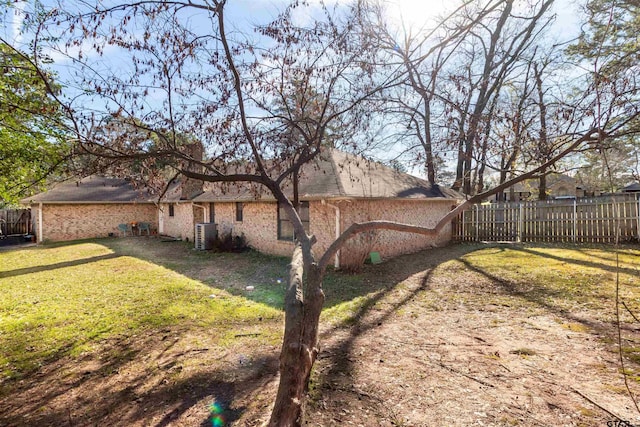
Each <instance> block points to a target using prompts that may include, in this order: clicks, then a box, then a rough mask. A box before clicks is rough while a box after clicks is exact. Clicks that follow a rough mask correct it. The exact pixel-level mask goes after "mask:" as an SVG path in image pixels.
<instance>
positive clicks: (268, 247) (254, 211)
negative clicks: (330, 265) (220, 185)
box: [176, 200, 455, 265]
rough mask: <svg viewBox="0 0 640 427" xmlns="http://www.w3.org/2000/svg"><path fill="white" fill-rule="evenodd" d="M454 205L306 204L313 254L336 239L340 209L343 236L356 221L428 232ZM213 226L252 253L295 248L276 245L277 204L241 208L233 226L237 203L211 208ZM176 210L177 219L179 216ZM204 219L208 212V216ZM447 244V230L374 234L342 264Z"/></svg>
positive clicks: (353, 244)
mask: <svg viewBox="0 0 640 427" xmlns="http://www.w3.org/2000/svg"><path fill="white" fill-rule="evenodd" d="M454 204H455V201H452V200H444V201H440V200H437V201H425V200H419V201H416V200H407V201H403V200H371V201H332V202H330V203H322V202H320V201H311V202H310V203H309V226H310V231H311V233H312V234H314V235H315V236H316V239H317V243H316V245H315V246H314V252H315V253H316V254H317V255H320V254H321V253H322V252H324V251H325V250H326V249H327V248H328V247H329V245H330V244H331V243H332V242H333V240H334V239H335V232H336V230H335V215H336V213H335V209H334V208H333V207H332V206H337V207H339V209H340V230H341V231H344V230H345V229H346V228H347V227H348V226H349V225H351V224H352V223H354V222H361V221H367V220H372V219H379V220H390V221H398V222H403V223H407V224H414V225H422V226H426V227H432V226H434V225H435V224H436V222H437V221H438V220H439V219H440V218H441V217H443V216H444V215H446V214H447V212H449V210H451V208H452V206H453V205H454ZM214 205H215V208H214V209H215V222H216V224H218V233H219V235H221V236H222V235H224V234H227V233H231V234H232V235H233V236H239V235H242V234H244V236H245V238H246V240H247V243H248V244H249V246H251V247H252V248H254V249H256V250H258V251H260V252H264V253H268V254H272V255H281V256H289V255H291V253H292V251H293V243H292V242H289V241H283V240H278V214H277V204H276V203H275V202H255V203H245V204H244V209H243V221H241V222H239V221H236V213H235V209H236V207H235V203H227V202H225V203H215V204H214ZM177 215H178V214H177V210H176V217H177ZM206 217H207V218H208V213H207V214H206ZM449 240H451V228H450V226H447V227H445V229H444V230H443V231H442V232H441V234H440V235H439V236H438V237H437V238H434V237H429V236H421V235H417V234H411V233H400V232H395V231H376V232H374V233H372V235H370V236H359V237H356V238H354V239H352V240H351V241H349V242H348V243H347V244H346V245H345V247H344V248H343V249H342V251H341V253H340V263H341V264H342V265H347V264H349V263H350V262H356V260H357V259H358V258H360V257H361V256H364V255H365V254H368V253H369V252H370V251H377V252H380V254H381V256H382V257H383V258H392V257H394V256H398V255H401V254H405V253H411V252H416V251H419V250H421V249H425V248H429V247H432V246H437V245H442V244H444V243H447V242H448V241H449Z"/></svg>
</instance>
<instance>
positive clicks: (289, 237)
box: [276, 201, 310, 242]
mask: <svg viewBox="0 0 640 427" xmlns="http://www.w3.org/2000/svg"><path fill="white" fill-rule="evenodd" d="M276 206H277V213H278V240H281V241H287V242H293V241H294V240H295V237H296V233H295V231H294V230H293V226H292V225H291V222H290V221H289V218H287V217H286V214H285V213H284V207H283V206H282V205H281V204H280V203H277V204H276ZM298 215H300V220H302V226H303V227H304V230H305V231H306V232H307V233H308V232H309V226H310V213H309V202H308V201H301V202H299V203H298ZM286 224H288V225H289V227H286V228H290V229H291V233H290V234H289V233H287V234H286V235H285V234H284V229H285V227H283V226H284V225H286Z"/></svg>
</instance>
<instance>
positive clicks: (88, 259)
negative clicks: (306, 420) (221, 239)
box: [0, 239, 640, 381]
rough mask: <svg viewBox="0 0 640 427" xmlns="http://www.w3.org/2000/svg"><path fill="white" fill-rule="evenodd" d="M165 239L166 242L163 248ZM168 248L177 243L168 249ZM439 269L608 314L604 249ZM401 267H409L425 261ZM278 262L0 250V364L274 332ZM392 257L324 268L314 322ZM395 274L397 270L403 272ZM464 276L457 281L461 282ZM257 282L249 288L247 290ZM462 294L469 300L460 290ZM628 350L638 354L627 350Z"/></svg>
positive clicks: (364, 301) (375, 277) (333, 312)
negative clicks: (155, 335) (174, 333)
mask: <svg viewBox="0 0 640 427" xmlns="http://www.w3.org/2000/svg"><path fill="white" fill-rule="evenodd" d="M163 245H164V246H163ZM170 245H174V246H170ZM476 249H479V250H476ZM460 253H461V255H462V256H454V257H453V258H452V259H449V260H445V262H442V263H439V266H438V267H437V270H436V271H437V272H438V274H441V275H444V276H446V275H461V277H464V275H474V276H476V277H480V278H482V277H484V278H485V279H488V280H491V281H493V282H496V283H501V284H502V285H503V287H504V292H502V293H501V294H500V295H496V301H498V300H500V301H506V300H508V301H509V302H508V304H511V305H513V304H522V305H523V307H529V308H532V309H535V308H536V307H543V306H544V307H547V308H548V307H554V308H556V309H557V310H565V311H566V310H583V309H584V310H595V311H600V312H601V313H602V317H603V319H604V318H606V319H608V320H611V315H612V311H611V301H612V298H613V297H614V291H615V276H616V270H615V269H614V266H615V264H616V256H615V253H614V252H613V251H612V248H610V247H602V248H587V249H585V248H580V247H554V246H548V247H546V246H532V245H527V246H520V245H518V246H516V245H514V246H500V247H480V246H478V247H474V246H467V247H466V248H465V249H463V250H461V251H460ZM618 254H619V260H618V261H619V267H620V268H619V270H618V272H619V273H620V285H621V287H620V289H621V295H622V296H623V298H625V301H626V302H627V304H628V306H629V307H630V308H631V309H632V310H635V311H636V313H639V312H640V299H639V297H640V292H638V285H639V284H640V279H639V273H638V268H639V267H638V266H639V265H640V251H638V250H636V249H625V250H620V251H618ZM402 262H403V259H402V258H401V259H399V260H398V261H392V263H396V265H397V264H398V263H400V267H399V269H400V270H402V269H405V270H406V274H405V275H409V274H410V273H411V272H412V271H419V270H420V269H421V268H427V266H426V265H425V266H416V265H407V266H403V265H402V264H401V263H402ZM287 263H288V260H287V259H286V258H278V257H268V256H265V255H261V254H258V253H255V252H248V253H243V254H224V253H222V254H216V253H210V252H197V251H193V250H191V249H190V247H189V246H188V245H186V244H183V243H166V244H163V243H158V241H157V240H155V239H105V240H96V241H85V242H73V243H68V244H57V245H46V246H40V247H36V248H29V249H24V250H16V251H9V252H1V253H0V372H1V375H2V381H4V380H8V379H11V378H21V377H23V376H25V375H28V374H29V373H31V372H34V371H35V370H37V369H38V368H39V367H40V366H42V365H43V364H46V363H48V362H49V361H51V360H55V359H58V358H60V357H63V356H71V357H75V356H78V355H80V354H83V353H86V352H91V351H93V350H94V349H95V348H96V346H99V345H100V344H101V343H102V342H103V341H104V340H107V339H109V338H112V337H120V336H125V337H133V336H137V335H142V334H145V333H147V332H148V331H151V330H158V329H159V328H163V327H165V326H172V327H177V328H180V329H194V330H202V331H205V330H206V331H207V332H206V333H207V334H209V335H211V334H214V335H215V336H216V337H217V342H218V345H220V346H222V347H224V346H226V345H232V344H233V342H234V340H235V341H237V337H236V336H237V335H242V333H241V332H242V331H245V330H247V329H248V328H253V327H255V325H256V323H257V319H260V322H262V323H260V327H261V328H262V330H263V331H262V332H261V333H263V334H264V335H263V338H264V339H266V340H268V341H269V342H272V343H274V345H276V344H277V343H278V342H279V340H280V337H281V329H282V319H283V314H282V306H283V295H284V289H285V285H286V277H287ZM388 265H389V264H383V265H381V266H370V267H368V268H367V269H366V270H365V272H364V273H362V274H359V275H347V274H340V273H333V272H329V274H328V275H327V278H326V280H325V293H326V295H327V302H326V306H325V311H324V313H323V317H322V320H323V322H325V323H328V324H331V325H334V326H340V325H348V324H350V323H352V322H354V321H356V320H357V316H358V313H360V312H362V310H363V309H366V308H367V307H368V305H369V304H371V303H373V302H374V301H375V299H376V298H377V296H378V295H380V293H381V292H384V291H385V289H387V288H388V287H391V286H395V285H396V283H391V281H393V280H395V279H392V278H390V277H388V276H385V275H386V274H387V273H386V270H387V269H388ZM401 276H402V275H401ZM461 282H464V280H462V281H461ZM247 285H250V286H253V287H254V290H253V291H250V292H249V291H247V290H246V286H247ZM456 295H457V296H456V298H459V299H460V300H461V301H467V302H468V301H472V300H473V295H465V292H464V289H463V288H461V289H460V290H459V292H457V293H456ZM630 356H635V354H633V355H630Z"/></svg>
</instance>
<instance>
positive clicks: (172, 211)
mask: <svg viewBox="0 0 640 427" xmlns="http://www.w3.org/2000/svg"><path fill="white" fill-rule="evenodd" d="M175 214H176V213H175V211H174V208H173V203H169V216H174V215H175Z"/></svg>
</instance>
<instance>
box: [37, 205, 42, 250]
mask: <svg viewBox="0 0 640 427" xmlns="http://www.w3.org/2000/svg"><path fill="white" fill-rule="evenodd" d="M42 240H43V236H42V202H40V203H39V204H38V243H42Z"/></svg>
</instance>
